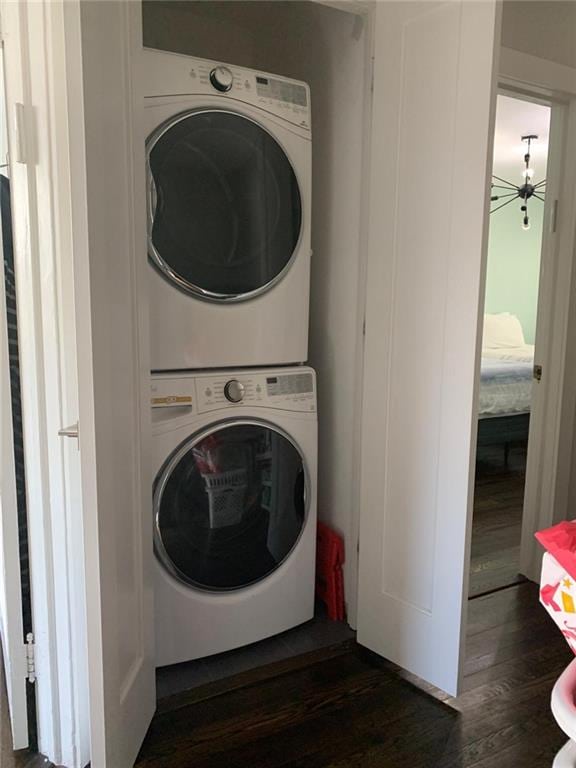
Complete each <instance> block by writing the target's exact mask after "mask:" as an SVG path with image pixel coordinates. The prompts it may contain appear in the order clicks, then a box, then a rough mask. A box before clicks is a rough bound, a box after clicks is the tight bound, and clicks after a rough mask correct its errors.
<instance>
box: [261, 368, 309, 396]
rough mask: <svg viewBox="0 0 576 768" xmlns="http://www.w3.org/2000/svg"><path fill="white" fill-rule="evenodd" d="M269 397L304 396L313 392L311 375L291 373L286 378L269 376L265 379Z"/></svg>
mask: <svg viewBox="0 0 576 768" xmlns="http://www.w3.org/2000/svg"><path fill="white" fill-rule="evenodd" d="M266 389H267V392H268V396H269V397H274V396H277V395H304V394H308V393H309V392H313V391H314V381H313V377H312V374H311V373H292V374H290V375H288V376H271V377H269V378H267V379H266Z"/></svg>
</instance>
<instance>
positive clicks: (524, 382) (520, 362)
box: [478, 344, 534, 419]
mask: <svg viewBox="0 0 576 768" xmlns="http://www.w3.org/2000/svg"><path fill="white" fill-rule="evenodd" d="M533 365H534V347H533V346H532V345H530V344H527V345H524V346H523V347H515V348H508V349H484V350H482V365H481V370H480V403H479V409H478V414H479V418H481V419H483V418H490V417H493V416H511V415H513V414H517V413H528V412H529V411H530V401H531V398H532V369H533Z"/></svg>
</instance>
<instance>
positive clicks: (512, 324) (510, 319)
mask: <svg viewBox="0 0 576 768" xmlns="http://www.w3.org/2000/svg"><path fill="white" fill-rule="evenodd" d="M525 344H526V342H525V341H524V332H523V331H522V326H521V325H520V320H518V318H517V317H516V315H512V314H510V312H500V313H499V314H497V315H484V334H483V337H482V346H483V347H484V348H485V349H506V348H510V347H523V346H524V345H525Z"/></svg>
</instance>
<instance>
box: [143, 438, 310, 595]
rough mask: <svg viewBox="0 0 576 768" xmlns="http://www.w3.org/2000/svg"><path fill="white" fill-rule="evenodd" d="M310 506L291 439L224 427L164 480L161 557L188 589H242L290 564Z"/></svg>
mask: <svg viewBox="0 0 576 768" xmlns="http://www.w3.org/2000/svg"><path fill="white" fill-rule="evenodd" d="M305 506H306V474H305V469H304V464H303V459H302V457H301V454H300V452H299V451H298V449H297V448H296V447H295V445H294V444H293V443H292V442H291V441H290V440H288V439H287V437H285V436H284V435H282V434H280V433H279V432H277V431H275V430H273V429H270V428H268V427H266V426H262V425H258V424H240V425H233V426H227V427H223V428H222V429H220V430H218V431H217V432H214V433H212V434H210V435H209V436H207V437H205V438H204V439H202V440H200V441H199V442H196V443H193V444H192V445H190V447H189V449H188V450H186V451H185V452H184V453H183V455H181V456H180V458H179V460H178V461H177V462H176V463H175V464H173V463H170V462H168V464H167V465H166V467H165V469H164V471H163V473H161V474H160V477H159V478H158V482H157V486H156V493H155V507H156V530H155V536H156V552H157V555H158V556H159V558H160V560H161V562H162V563H163V564H164V566H165V567H166V568H167V569H168V570H169V571H170V572H171V573H172V574H173V575H174V576H176V578H178V579H179V580H180V581H183V582H184V583H187V584H189V585H191V586H194V587H197V588H200V589H207V590H231V589H239V588H242V587H245V586H247V585H249V584H251V583H253V582H256V581H259V580H260V579H263V578H265V577H266V576H267V575H268V574H270V573H271V572H272V571H274V570H275V569H276V568H277V567H278V566H279V565H280V564H281V563H282V562H283V561H284V560H285V559H286V557H288V555H289V554H290V552H291V550H292V549H293V548H294V546H295V545H296V543H297V541H298V539H299V537H300V534H301V532H302V530H303V527H304V524H305V517H306V509H305Z"/></svg>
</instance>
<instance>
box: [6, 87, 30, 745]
mask: <svg viewBox="0 0 576 768" xmlns="http://www.w3.org/2000/svg"><path fill="white" fill-rule="evenodd" d="M0 82H2V80H0ZM2 242H3V241H2V233H1V231H0V253H3V250H2ZM0 471H1V476H0V634H1V636H2V654H3V657H4V670H5V673H6V688H7V692H8V705H9V708H10V723H11V726H12V741H13V746H14V749H24V747H27V746H28V720H27V714H26V653H25V645H24V628H23V622H22V585H21V580H20V542H19V536H18V508H17V503H16V474H15V467H14V436H13V431H12V399H11V389H10V368H9V359H8V324H7V317H6V293H5V284H4V269H3V267H2V268H0Z"/></svg>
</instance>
